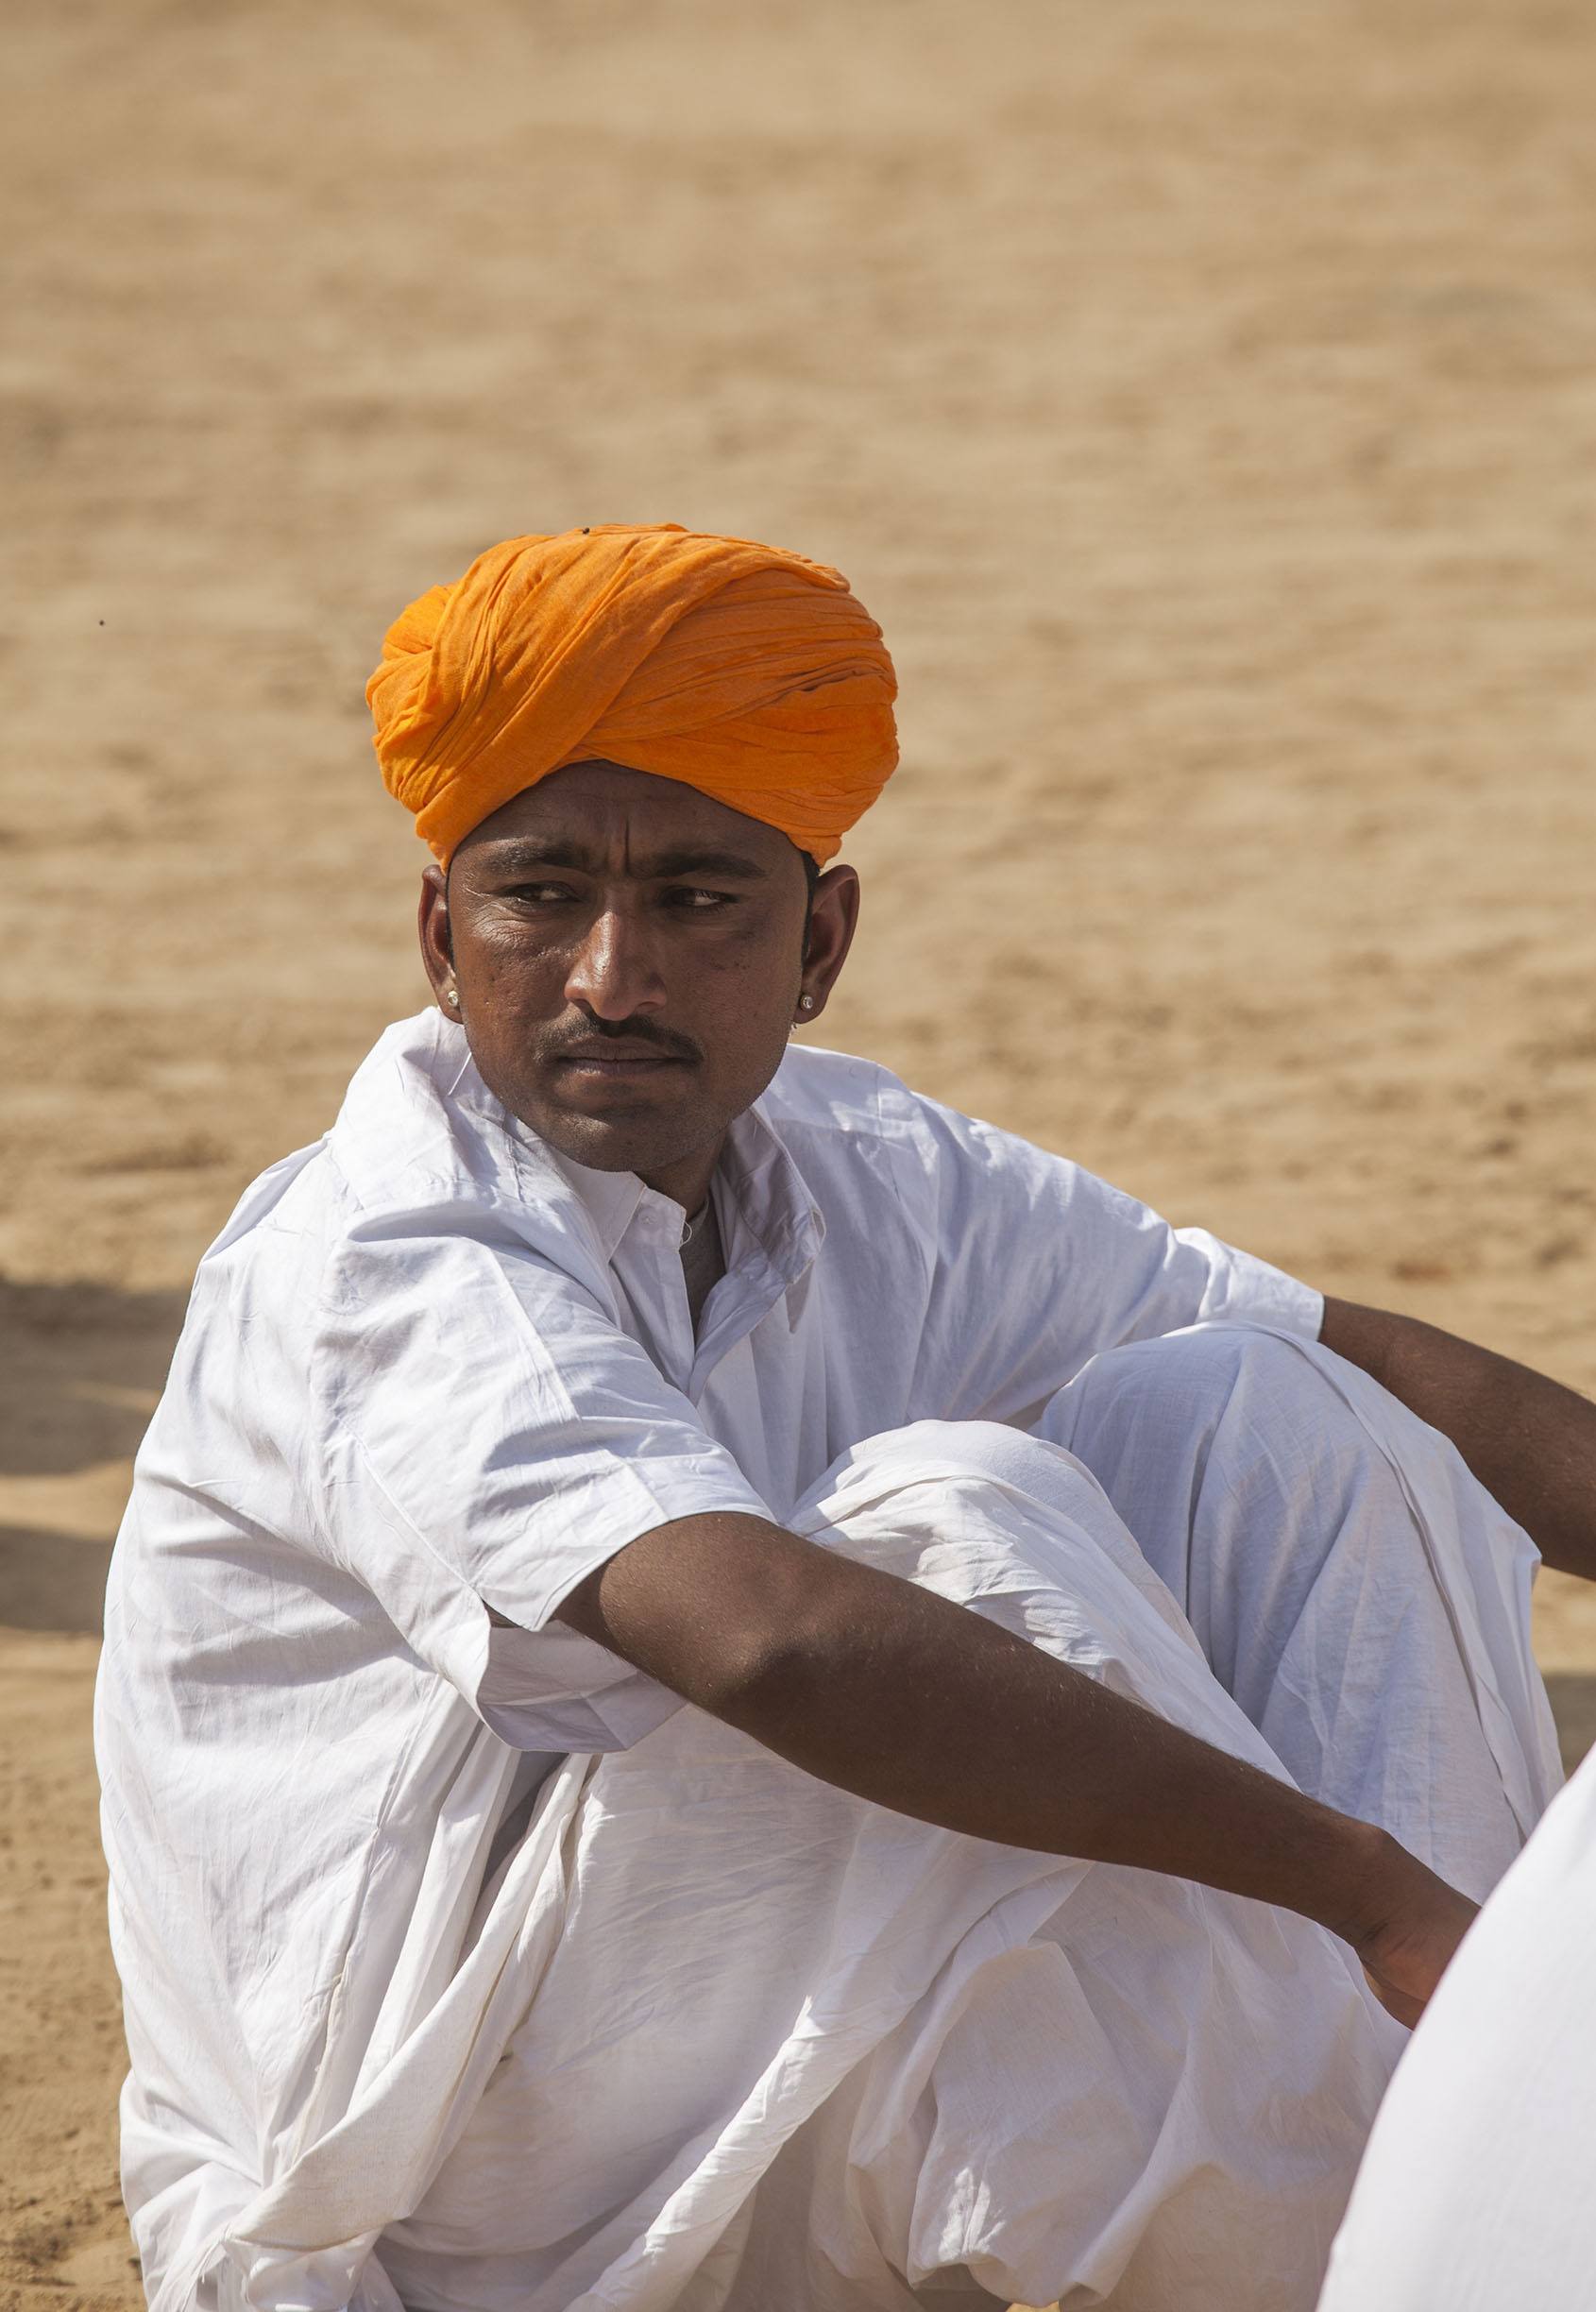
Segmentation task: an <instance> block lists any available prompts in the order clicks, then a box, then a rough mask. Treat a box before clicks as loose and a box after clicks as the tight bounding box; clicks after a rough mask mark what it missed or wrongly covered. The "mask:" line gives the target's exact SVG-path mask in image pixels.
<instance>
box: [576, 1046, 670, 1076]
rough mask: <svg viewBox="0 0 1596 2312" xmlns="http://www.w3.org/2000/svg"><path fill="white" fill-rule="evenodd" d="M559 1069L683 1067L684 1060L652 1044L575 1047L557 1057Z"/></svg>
mask: <svg viewBox="0 0 1596 2312" xmlns="http://www.w3.org/2000/svg"><path fill="white" fill-rule="evenodd" d="M554 1064H555V1066H556V1067H569V1068H602V1069H610V1068H620V1069H624V1068H651V1067H680V1066H681V1064H682V1062H681V1060H680V1059H679V1058H678V1057H677V1055H676V1054H675V1053H674V1052H663V1051H660V1050H659V1049H658V1048H657V1046H654V1045H652V1044H628V1043H625V1042H617V1043H614V1044H572V1045H569V1046H568V1047H567V1048H566V1050H564V1051H563V1052H560V1053H559V1054H557V1055H556V1058H555V1063H554Z"/></svg>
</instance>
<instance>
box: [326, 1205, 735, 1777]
mask: <svg viewBox="0 0 1596 2312" xmlns="http://www.w3.org/2000/svg"><path fill="white" fill-rule="evenodd" d="M314 1355H315V1365H316V1370H315V1373H314V1376H313V1384H314V1386H313V1397H314V1403H315V1406H316V1418H317V1421H318V1425H319V1431H320V1437H319V1447H320V1453H321V1456H322V1464H323V1466H322V1470H321V1471H320V1475H319V1483H318V1485H317V1492H318V1495H319V1498H320V1499H321V1500H322V1501H323V1502H324V1503H325V1504H326V1517H327V1543H328V1546H329V1548H330V1550H331V1554H332V1555H333V1556H335V1557H336V1558H337V1559H338V1561H339V1562H340V1563H341V1564H342V1565H344V1566H345V1567H346V1568H347V1570H348V1571H349V1572H350V1573H353V1574H354V1575H355V1576H356V1578H357V1579H359V1580H360V1581H361V1582H363V1583H364V1584H365V1586H366V1587H367V1588H368V1589H369V1590H371V1591H372V1593H373V1594H374V1595H375V1597H376V1598H377V1599H378V1601H379V1603H380V1604H381V1605H382V1608H383V1610H384V1611H385V1612H386V1613H387V1614H388V1616H389V1618H390V1619H391V1620H392V1622H393V1623H394V1624H395V1626H396V1627H397V1628H398V1630H399V1633H400V1635H401V1636H402V1638H403V1639H404V1640H405V1641H406V1642H407V1644H408V1645H409V1646H410V1647H411V1648H412V1649H413V1651H414V1652H415V1653H416V1654H417V1655H418V1656H419V1657H420V1658H422V1659H423V1660H425V1661H427V1662H428V1663H429V1664H431V1666H433V1668H434V1669H436V1670H437V1671H439V1672H440V1673H441V1675H444V1676H446V1677H448V1678H449V1679H450V1681H451V1682H452V1683H453V1684H454V1685H455V1686H457V1687H458V1688H459V1689H460V1691H461V1692H463V1693H464V1694H465V1695H466V1697H467V1700H468V1701H469V1702H470V1703H471V1704H472V1706H473V1708H475V1709H478V1710H479V1712H480V1713H481V1714H482V1715H483V1716H484V1718H485V1719H486V1721H487V1723H488V1724H490V1725H491V1726H494V1728H495V1730H496V1731H498V1732H500V1733H501V1734H502V1735H504V1737H505V1738H506V1739H507V1740H509V1741H512V1742H514V1743H517V1744H518V1746H519V1747H520V1748H523V1749H548V1750H569V1749H609V1748H616V1747H624V1746H625V1745H626V1744H627V1743H631V1742H634V1741H636V1740H637V1739H638V1738H639V1736H640V1735H641V1734H642V1733H644V1732H646V1731H648V1730H649V1727H650V1726H653V1725H656V1724H658V1723H659V1722H660V1721H661V1720H662V1719H663V1718H665V1717H666V1716H668V1715H669V1714H670V1712H671V1709H675V1708H677V1707H679V1705H678V1702H677V1698H676V1697H675V1696H674V1695H669V1694H667V1693H666V1692H665V1691H664V1690H663V1689H662V1688H660V1687H658V1686H656V1685H655V1684H654V1682H653V1681H652V1680H650V1679H648V1678H646V1677H644V1676H643V1675H642V1674H641V1673H640V1672H638V1671H637V1670H636V1669H634V1668H633V1667H632V1665H631V1664H629V1663H626V1662H623V1661H621V1660H620V1659H619V1658H618V1657H616V1656H615V1655H613V1654H611V1653H609V1652H608V1651H607V1650H606V1649H605V1648H604V1647H603V1646H600V1645H597V1644H595V1643H594V1642H593V1641H590V1640H588V1639H586V1638H584V1637H582V1636H581V1635H580V1634H579V1633H578V1632H576V1631H574V1630H570V1629H568V1628H567V1627H565V1626H564V1625H563V1624H559V1623H557V1622H552V1620H551V1617H552V1616H553V1614H554V1613H555V1611H556V1609H557V1607H559V1606H560V1604H561V1603H562V1602H563V1600H564V1599H565V1598H566V1597H567V1596H569V1593H570V1591H571V1590H573V1589H575V1587H576V1586H577V1584H578V1583H579V1582H580V1581H582V1579H583V1578H584V1577H585V1576H586V1574H588V1573H592V1572H593V1570H594V1569H595V1568H596V1567H598V1566H601V1565H603V1563H604V1562H605V1560H606V1559H607V1558H609V1557H612V1556H614V1555H615V1553H616V1552H617V1551H618V1550H620V1549H623V1548H625V1546H626V1545H627V1543H628V1542H631V1541H635V1540H636V1539H637V1538H638V1537H639V1536H640V1535H642V1534H645V1533H649V1532H652V1531H653V1530H654V1528H655V1527H657V1526H660V1525H665V1524H669V1523H671V1522H672V1521H673V1520H675V1519H678V1518H686V1517H695V1516H701V1515H705V1514H707V1513H710V1512H715V1511H728V1510H730V1511H735V1512H738V1513H739V1514H743V1515H748V1516H754V1517H759V1518H768V1517H769V1516H770V1511H769V1509H768V1508H767V1506H766V1505H765V1504H764V1502H763V1501H762V1500H761V1499H760V1497H759V1496H758V1494H757V1493H756V1491H755V1490H754V1488H752V1487H751V1486H750V1485H749V1483H748V1482H747V1480H746V1479H745V1478H744V1477H743V1475H742V1473H741V1471H740V1470H739V1468H738V1465H737V1463H736V1462H735V1461H734V1460H733V1458H732V1456H731V1455H730V1454H728V1453H727V1452H726V1451H725V1450H724V1448H723V1447H722V1446H721V1445H719V1444H717V1443H716V1441H715V1440H714V1438H712V1437H710V1436H709V1435H708V1433H707V1432H706V1431H705V1428H704V1427H703V1425H702V1423H701V1422H700V1420H699V1419H698V1416H697V1414H696V1413H695V1412H694V1410H693V1407H692V1406H691V1404H690V1403H688V1400H687V1398H685V1397H684V1396H682V1395H681V1394H680V1393H679V1392H678V1391H677V1390H675V1389H673V1388H671V1386H670V1385H669V1383H668V1382H666V1381H665V1380H664V1378H663V1377H662V1376H661V1375H660V1373H659V1372H658V1371H657V1369H655V1367H654V1365H653V1364H652V1363H651V1361H650V1359H649V1358H648V1356H647V1355H646V1353H645V1352H644V1351H643V1350H642V1349H641V1348H640V1347H639V1346H638V1344H637V1342H636V1341H634V1340H632V1339H631V1338H630V1337H629V1336H628V1335H626V1334H625V1333H623V1332H622V1331H621V1329H620V1326H619V1325H618V1324H617V1323H616V1321H615V1319H614V1318H613V1317H612V1316H611V1315H610V1314H609V1313H608V1312H607V1311H606V1310H605V1309H604V1308H603V1306H602V1305H601V1303H600V1302H599V1301H598V1300H597V1299H596V1298H595V1296H594V1295H593V1294H592V1293H591V1292H590V1291H589V1290H587V1289H586V1287H584V1286H583V1285H582V1284H578V1283H577V1282H575V1281H574V1280H573V1279H572V1278H571V1277H569V1276H568V1275H566V1274H565V1273H564V1272H563V1271H562V1270H561V1269H560V1268H559V1267H557V1266H555V1265H554V1264H553V1263H552V1261H551V1260H549V1259H548V1258H546V1257H545V1256H543V1255H541V1254H539V1253H538V1252H536V1251H535V1250H532V1249H530V1248H529V1247H528V1246H526V1245H525V1244H523V1243H521V1242H520V1241H519V1240H518V1239H516V1238H514V1237H511V1236H509V1235H508V1234H506V1235H504V1236H503V1237H501V1238H500V1239H498V1240H494V1239H487V1240H484V1237H483V1236H482V1235H481V1234H479V1233H465V1232H464V1230H462V1231H461V1232H460V1233H453V1232H451V1231H450V1229H448V1228H447V1227H440V1226H439V1225H438V1219H437V1216H436V1213H435V1211H428V1212H425V1213H423V1214H421V1215H418V1216H416V1217H415V1219H414V1220H412V1219H411V1218H410V1217H409V1216H405V1215H403V1214H397V1215H393V1216H384V1217H383V1218H381V1219H379V1220H375V1221H373V1220H368V1221H366V1222H365V1223H363V1224H362V1227H361V1230H360V1233H359V1235H358V1237H357V1238H355V1239H354V1240H352V1241H348V1242H346V1243H345V1244H344V1245H343V1246H342V1247H341V1248H340V1250H339V1252H338V1255H337V1258H336V1260H335V1262H334V1263H333V1265H332V1268H331V1272H330V1275H329V1281H328V1287H327V1291H326V1295H325V1300H324V1305H323V1309H322V1312H321V1318H320V1322H319V1325H318V1328H317V1338H316V1348H315V1352H314ZM489 1608H491V1609H492V1611H493V1612H494V1613H496V1614H498V1615H500V1616H501V1617H502V1618H503V1620H504V1622H505V1623H507V1624H511V1625H512V1626H511V1627H509V1628H507V1629H505V1628H497V1627H494V1626H493V1625H492V1624H490V1622H489V1617H488V1610H487V1609H489Z"/></svg>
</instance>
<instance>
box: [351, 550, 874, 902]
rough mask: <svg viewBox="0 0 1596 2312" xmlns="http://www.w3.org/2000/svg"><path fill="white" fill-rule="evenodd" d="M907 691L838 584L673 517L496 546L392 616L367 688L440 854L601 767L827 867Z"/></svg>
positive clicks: (396, 765) (800, 561) (384, 756)
mask: <svg viewBox="0 0 1596 2312" xmlns="http://www.w3.org/2000/svg"><path fill="white" fill-rule="evenodd" d="M896 690H897V685H896V683H895V681H894V678H893V674H892V662H891V659H890V658H889V657H888V655H887V648H886V644H885V643H884V642H883V640H882V638H881V630H880V628H879V627H878V626H877V625H876V623H875V621H874V619H873V618H871V617H870V615H869V613H868V612H867V611H866V610H865V608H864V606H863V604H861V603H858V602H857V601H856V600H855V598H854V596H853V595H852V594H851V593H850V592H849V590H848V584H847V581H846V579H844V578H842V577H840V575H839V573H838V572H837V571H836V570H828V569H826V568H825V566H824V565H823V563H819V562H809V561H806V559H805V558H804V556H803V555H802V554H793V553H782V552H781V551H780V550H779V549H777V548H775V547H772V546H757V545H755V544H754V543H752V541H750V540H749V539H746V538H725V537H712V536H707V535H705V534H704V533H701V532H697V531H689V530H683V529H680V528H678V527H677V525H676V524H675V523H673V522H672V523H664V524H661V525H659V526H658V527H655V528H649V529H629V528H626V527H623V526H622V525H620V524H619V523H606V524H603V526H595V527H594V528H592V529H590V530H568V531H565V532H563V533H562V534H561V535H560V536H556V537H519V538H510V539H509V540H507V541H506V543H505V544H503V545H502V546H494V547H491V548H489V550H488V552H487V553H484V554H479V556H478V557H477V559H476V561H474V562H473V563H472V565H471V567H470V569H469V570H467V572H466V575H465V576H464V577H463V578H462V579H460V580H459V581H458V582H457V584H455V585H454V586H447V587H433V590H432V592H431V593H430V594H423V595H422V596H421V597H420V599H419V601H417V602H414V603H412V604H411V605H410V607H409V609H408V610H406V611H405V612H403V614H402V615H401V616H400V617H399V618H398V619H397V620H396V621H394V624H393V625H392V626H391V627H390V628H389V629H388V633H387V636H386V638H385V639H384V641H383V644H382V664H381V665H380V666H379V667H378V669H377V672H375V673H374V674H373V675H372V677H371V680H370V682H369V683H368V684H367V685H366V692H365V695H366V698H367V700H368V701H369V703H370V706H371V711H372V714H373V716H374V718H375V721H376V725H377V729H376V737H375V740H374V743H375V745H376V749H377V758H378V760H379V762H380V763H381V764H382V777H383V780H384V782H385V783H386V785H387V788H388V791H389V792H390V793H391V794H393V795H395V796H397V797H398V799H399V802H401V803H402V804H403V805H404V806H405V808H406V809H408V810H411V811H414V812H415V814H416V833H417V834H418V835H419V836H420V837H421V838H422V840H423V841H424V842H428V843H430V844H431V846H432V848H433V852H434V853H435V854H436V856H437V857H438V858H439V859H442V860H444V861H445V862H447V861H448V859H449V858H450V854H451V852H452V851H453V850H454V848H455V846H456V845H457V844H458V843H459V842H461V840H462V838H463V837H465V836H466V835H468V834H469V833H470V831H471V829H472V828H473V827H474V826H478V825H481V823H482V822H483V820H484V819H486V818H488V817H489V816H490V815H491V814H492V813H493V812H494V811H496V810H498V809H499V808H500V807H501V804H504V803H507V802H509V800H510V798H511V797H512V796H513V795H518V794H519V793H521V792H522V791H523V790H524V789H526V788H528V787H534V786H535V785H536V784H537V782H538V780H539V779H542V778H546V777H547V776H548V775H549V774H550V773H551V772H552V771H559V770H563V769H564V768H565V767H566V766H567V765H568V764H569V763H577V762H587V761H591V760H594V759H602V760H604V761H607V762H616V763H623V764H625V765H626V766H627V767H628V768H629V769H631V770H634V771H647V772H652V773H653V774H654V775H655V776H656V777H659V778H671V779H680V780H681V781H682V782H683V783H684V784H685V785H687V786H689V787H695V788H697V789H698V791H699V792H700V793H701V794H706V795H708V796H710V797H711V798H712V799H713V800H714V801H715V802H717V803H723V804H725V805H726V806H727V808H729V809H731V810H735V811H741V812H743V813H744V814H745V815H746V816H747V817H748V818H750V819H759V820H762V821H764V823H765V824H766V825H768V826H773V827H779V828H780V829H781V831H782V833H783V834H784V835H786V836H788V837H790V840H791V841H792V842H794V843H796V844H797V846H798V848H799V849H800V850H801V851H807V852H808V853H809V854H810V856H811V857H812V858H813V859H816V860H817V861H818V862H819V863H820V864H821V865H824V863H825V861H826V860H827V859H831V858H832V857H833V856H834V855H835V854H836V852H837V851H838V849H839V848H840V844H841V841H842V837H843V836H844V835H845V834H846V832H847V830H848V829H849V827H851V826H852V825H853V824H854V822H855V820H856V819H857V818H858V817H859V815H860V813H861V812H863V811H865V810H867V809H868V808H869V807H870V805H871V804H872V803H874V800H875V798H876V796H877V795H878V794H879V793H880V791H881V789H882V787H883V786H884V785H885V783H886V781H887V779H888V778H889V777H890V776H891V772H892V769H893V767H894V765H895V764H896V762H897V756H898V748H897V734H896V729H895V726H894V723H893V720H892V701H893V698H894V697H895V695H896Z"/></svg>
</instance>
